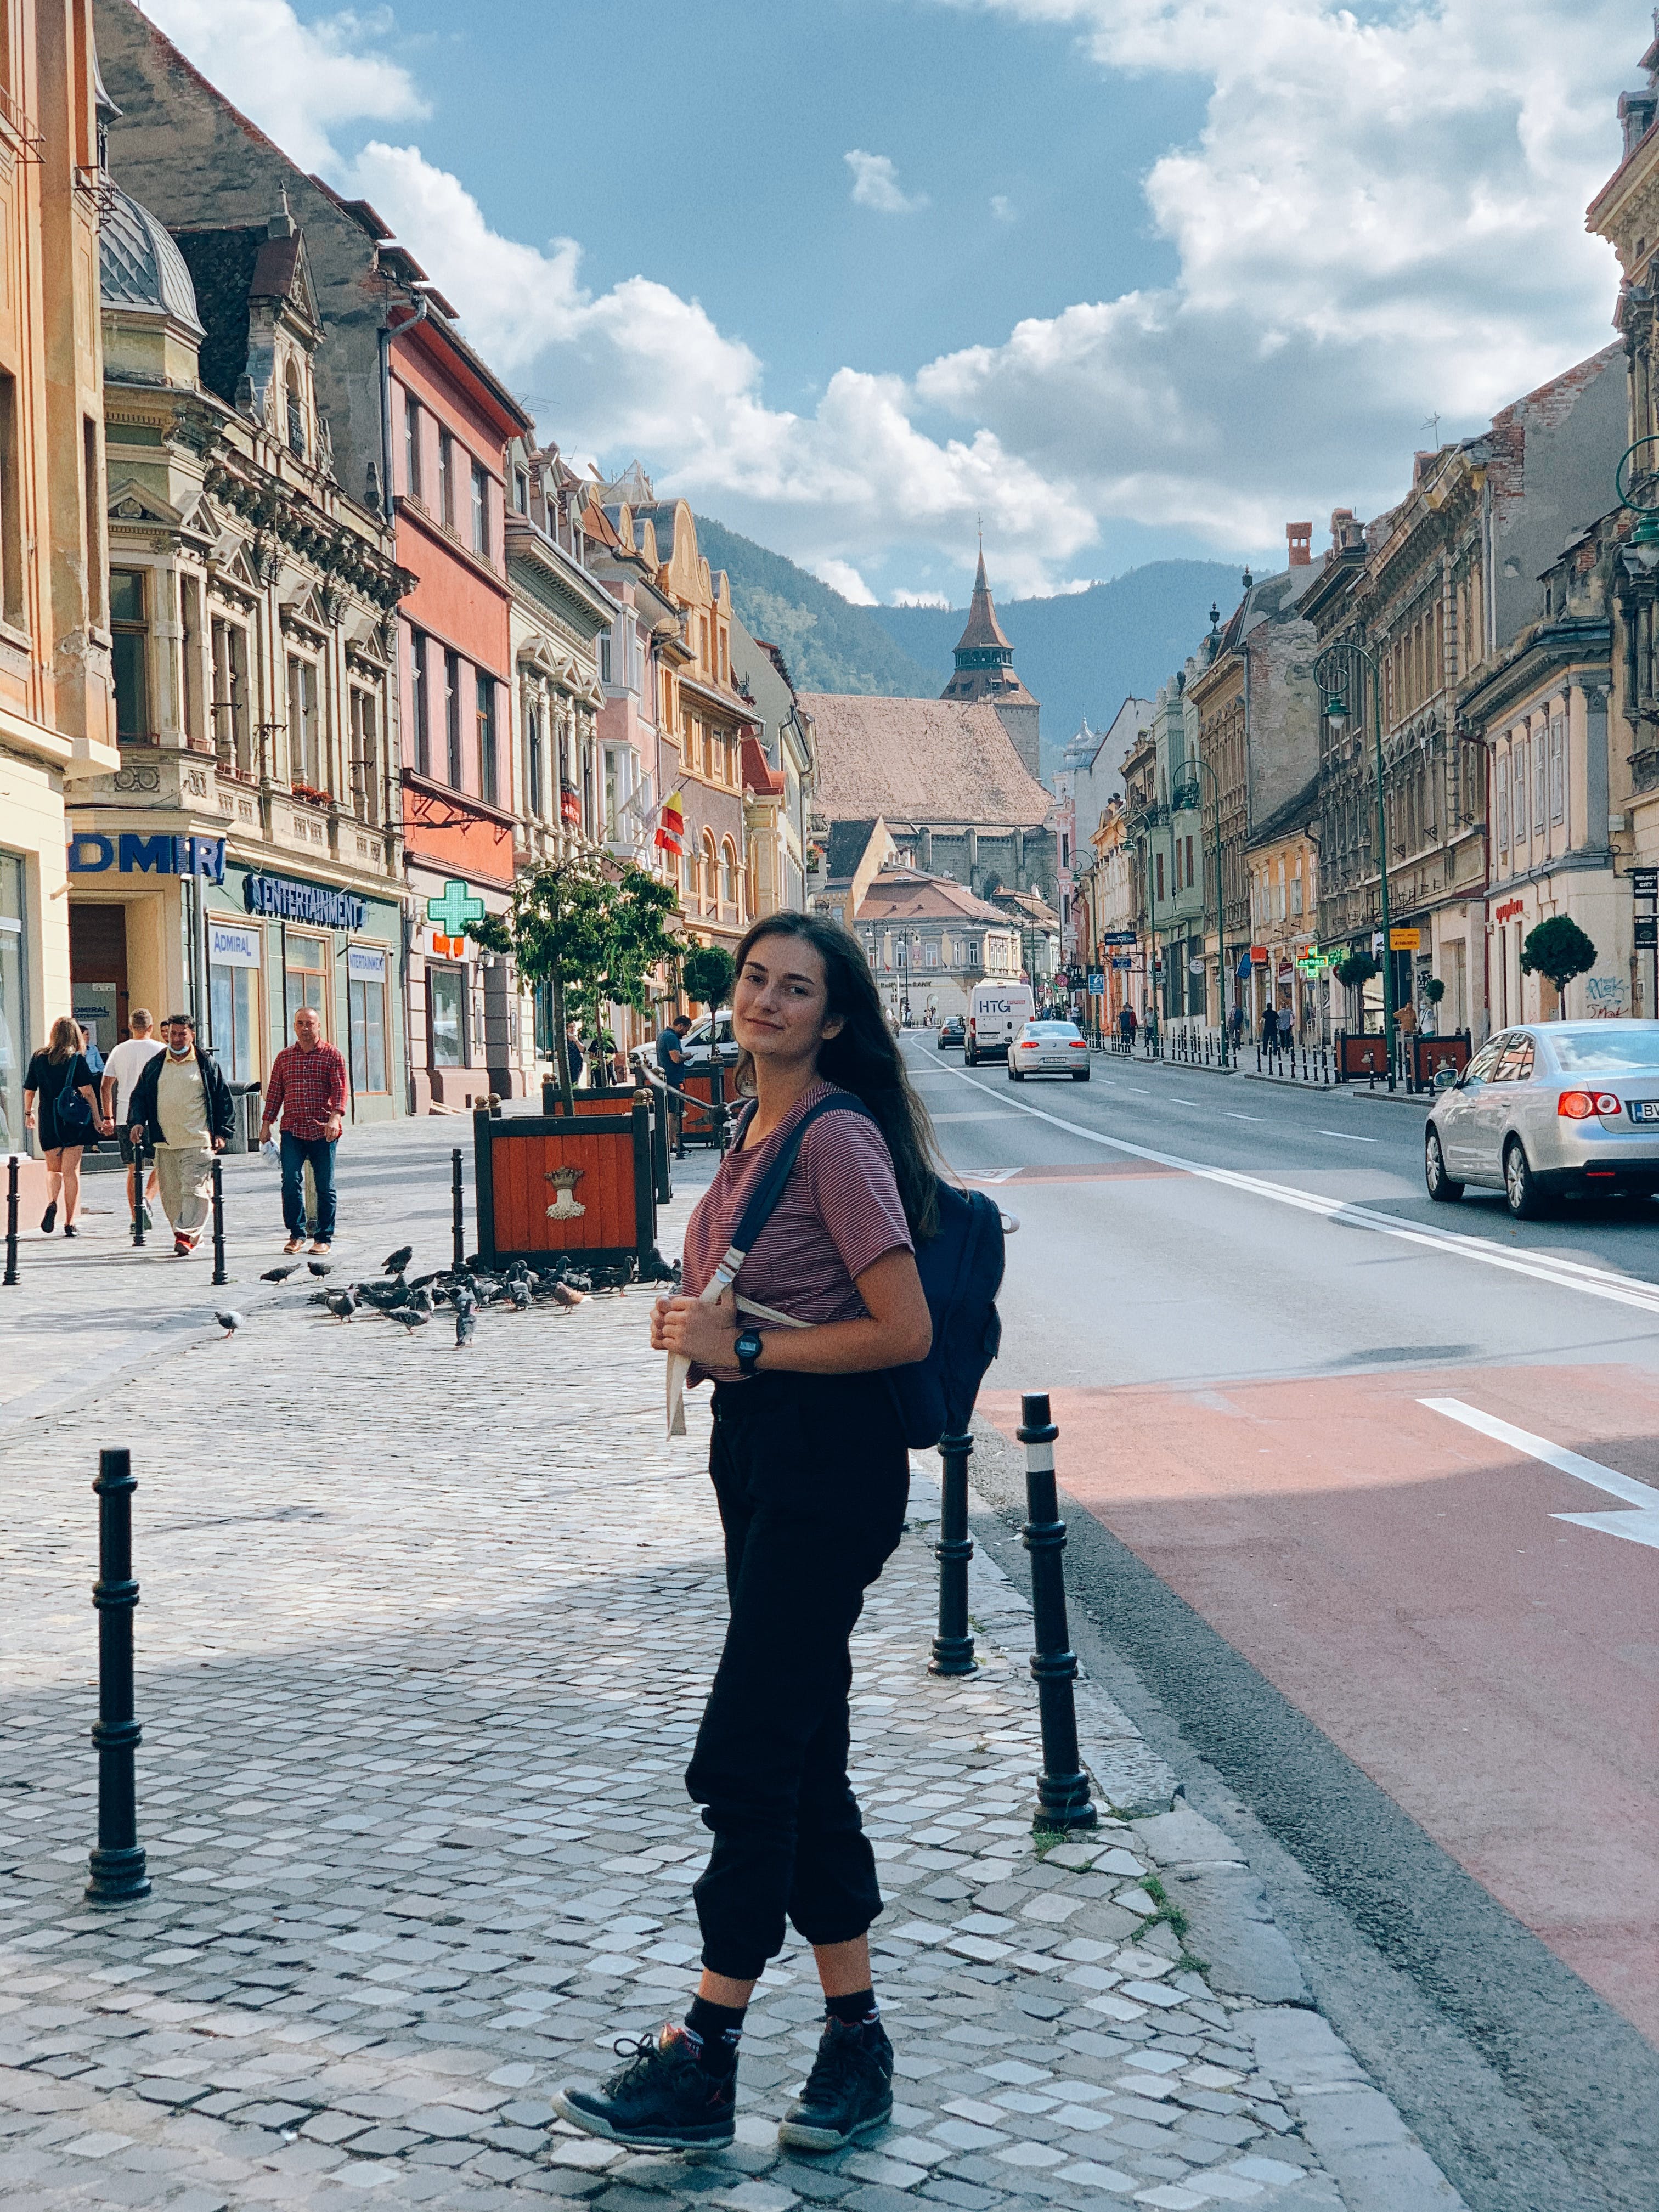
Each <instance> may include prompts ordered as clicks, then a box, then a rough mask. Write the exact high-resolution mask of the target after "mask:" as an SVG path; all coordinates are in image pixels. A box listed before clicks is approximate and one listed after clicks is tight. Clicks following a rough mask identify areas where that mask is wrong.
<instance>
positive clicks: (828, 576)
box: [812, 561, 877, 607]
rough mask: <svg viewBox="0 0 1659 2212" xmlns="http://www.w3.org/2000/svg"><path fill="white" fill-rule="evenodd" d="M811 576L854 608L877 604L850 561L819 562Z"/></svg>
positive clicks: (872, 593)
mask: <svg viewBox="0 0 1659 2212" xmlns="http://www.w3.org/2000/svg"><path fill="white" fill-rule="evenodd" d="M812 574H814V575H815V576H816V577H817V580H818V581H819V583H821V584H828V585H829V588H830V590H831V591H832V592H840V593H841V595H842V599H846V600H848V602H849V603H850V604H851V605H854V606H855V607H873V606H874V605H876V603H877V602H876V595H875V593H874V592H872V590H871V588H870V586H868V584H866V582H865V580H864V579H863V577H862V576H860V574H859V572H858V570H857V569H856V568H854V566H853V564H852V562H850V561H820V562H818V563H817V567H816V568H814V569H813V571H812Z"/></svg>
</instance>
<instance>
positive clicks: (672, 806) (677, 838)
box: [656, 791, 685, 859]
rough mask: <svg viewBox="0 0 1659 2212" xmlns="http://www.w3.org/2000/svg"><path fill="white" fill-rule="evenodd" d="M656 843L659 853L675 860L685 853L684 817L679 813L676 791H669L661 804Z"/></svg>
mask: <svg viewBox="0 0 1659 2212" xmlns="http://www.w3.org/2000/svg"><path fill="white" fill-rule="evenodd" d="M656 842H657V848H658V850H659V852H664V853H672V854H674V855H675V857H676V858H677V859H678V857H679V856H680V855H681V854H684V851H685V817H684V814H683V813H682V812H681V811H680V795H679V793H678V791H671V792H670V793H669V794H668V796H667V798H666V799H664V801H663V803H662V816H661V818H660V819H659V822H658V823H657V837H656Z"/></svg>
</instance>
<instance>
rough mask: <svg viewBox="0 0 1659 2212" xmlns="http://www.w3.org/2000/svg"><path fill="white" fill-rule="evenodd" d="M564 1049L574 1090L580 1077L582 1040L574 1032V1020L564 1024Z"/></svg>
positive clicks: (571, 1085)
mask: <svg viewBox="0 0 1659 2212" xmlns="http://www.w3.org/2000/svg"><path fill="white" fill-rule="evenodd" d="M564 1051H565V1058H566V1060H568V1063H569V1066H570V1087H571V1089H572V1090H573V1091H574V1089H575V1087H576V1085H578V1084H579V1083H580V1081H581V1079H582V1064H583V1053H582V1041H581V1039H580V1037H579V1036H577V1034H576V1024H575V1023H574V1021H569V1022H567V1023H566V1024H565V1025H564Z"/></svg>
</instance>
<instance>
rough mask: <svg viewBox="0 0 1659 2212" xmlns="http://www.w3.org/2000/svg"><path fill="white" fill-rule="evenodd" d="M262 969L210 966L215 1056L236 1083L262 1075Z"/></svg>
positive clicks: (252, 1079) (225, 964) (209, 982)
mask: <svg viewBox="0 0 1659 2212" xmlns="http://www.w3.org/2000/svg"><path fill="white" fill-rule="evenodd" d="M259 996H260V994H259V970H258V968H257V967H255V966H250V965H245V964H243V963H236V964H234V965H230V964H227V963H223V962H221V961H217V960H216V961H214V962H212V963H211V964H210V967H209V969H208V998H209V1011H210V1018H211V1020H212V1025H213V1056H214V1058H215V1059H216V1060H217V1061H218V1063H219V1065H220V1066H221V1067H222V1069H223V1070H224V1073H225V1074H226V1075H227V1076H228V1078H229V1079H230V1081H231V1082H233V1083H253V1082H257V1081H258V1075H259Z"/></svg>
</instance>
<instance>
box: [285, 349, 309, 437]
mask: <svg viewBox="0 0 1659 2212" xmlns="http://www.w3.org/2000/svg"><path fill="white" fill-rule="evenodd" d="M286 387H287V401H288V443H289V452H290V453H297V454H298V455H299V456H300V459H301V460H304V459H305V457H306V403H305V397H304V395H303V393H302V392H301V390H300V372H299V370H298V369H297V368H295V365H294V363H293V362H289V365H288V376H287V379H286Z"/></svg>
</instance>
